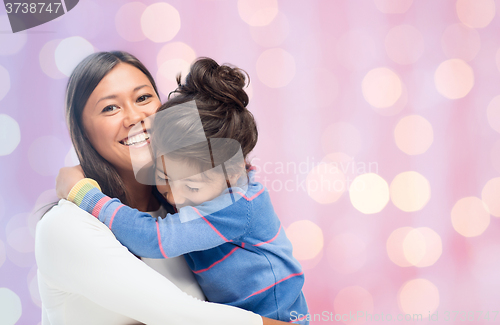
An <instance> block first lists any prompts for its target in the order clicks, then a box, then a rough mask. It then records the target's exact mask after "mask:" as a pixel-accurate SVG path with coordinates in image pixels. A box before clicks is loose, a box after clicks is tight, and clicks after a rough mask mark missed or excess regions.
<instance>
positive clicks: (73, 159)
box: [64, 146, 80, 167]
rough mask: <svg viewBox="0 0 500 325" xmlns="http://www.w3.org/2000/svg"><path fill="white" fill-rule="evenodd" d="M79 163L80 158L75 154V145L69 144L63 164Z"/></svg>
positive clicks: (68, 165) (67, 165)
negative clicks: (69, 147)
mask: <svg viewBox="0 0 500 325" xmlns="http://www.w3.org/2000/svg"><path fill="white" fill-rule="evenodd" d="M76 165H80V160H78V156H77V155H76V151H75V147H73V146H71V149H69V151H68V153H67V154H66V156H65V157H64V166H66V167H71V166H76Z"/></svg>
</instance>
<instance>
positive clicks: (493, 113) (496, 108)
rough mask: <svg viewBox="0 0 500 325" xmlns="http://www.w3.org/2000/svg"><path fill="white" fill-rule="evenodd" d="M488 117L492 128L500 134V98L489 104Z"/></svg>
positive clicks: (497, 97)
mask: <svg viewBox="0 0 500 325" xmlns="http://www.w3.org/2000/svg"><path fill="white" fill-rule="evenodd" d="M486 116H487V117H488V123H489V124H490V126H491V128H492V129H493V130H495V131H497V132H498V133H500V96H496V97H495V98H493V99H492V100H491V102H490V103H489V104H488V108H487V109H486Z"/></svg>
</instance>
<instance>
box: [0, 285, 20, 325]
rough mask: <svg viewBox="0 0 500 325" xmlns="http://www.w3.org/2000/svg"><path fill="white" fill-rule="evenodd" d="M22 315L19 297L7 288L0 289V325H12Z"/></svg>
mask: <svg viewBox="0 0 500 325" xmlns="http://www.w3.org/2000/svg"><path fill="white" fill-rule="evenodd" d="M21 315H22V305H21V299H19V296H18V295H17V294H16V293H14V292H13V291H12V290H10V289H8V288H0V324H2V325H14V324H16V323H17V321H18V320H19V318H21Z"/></svg>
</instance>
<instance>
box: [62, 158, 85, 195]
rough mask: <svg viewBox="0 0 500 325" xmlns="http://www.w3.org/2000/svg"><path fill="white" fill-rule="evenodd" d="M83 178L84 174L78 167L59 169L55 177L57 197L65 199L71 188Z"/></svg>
mask: <svg viewBox="0 0 500 325" xmlns="http://www.w3.org/2000/svg"><path fill="white" fill-rule="evenodd" d="M84 178H85V174H84V173H83V169H82V167H81V166H80V165H77V166H73V167H63V168H61V169H60V170H59V174H57V177H56V193H57V196H58V197H59V198H61V199H66V198H67V197H68V195H69V192H70V191H71V189H72V188H73V186H75V184H76V183H78V182H79V181H80V180H82V179H84Z"/></svg>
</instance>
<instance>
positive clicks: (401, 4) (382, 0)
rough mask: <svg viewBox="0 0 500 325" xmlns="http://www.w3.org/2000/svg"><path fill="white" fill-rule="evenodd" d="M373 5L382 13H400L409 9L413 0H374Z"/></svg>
mask: <svg viewBox="0 0 500 325" xmlns="http://www.w3.org/2000/svg"><path fill="white" fill-rule="evenodd" d="M374 2H375V6H376V7H377V9H378V10H380V11H381V12H383V13H384V14H402V13H405V12H406V11H407V10H408V9H410V7H411V4H412V2H413V0H374Z"/></svg>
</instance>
